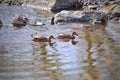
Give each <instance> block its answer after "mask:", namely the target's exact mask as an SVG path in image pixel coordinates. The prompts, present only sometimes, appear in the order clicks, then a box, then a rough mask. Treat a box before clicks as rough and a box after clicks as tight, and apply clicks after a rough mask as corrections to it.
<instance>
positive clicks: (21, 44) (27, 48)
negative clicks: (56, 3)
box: [0, 5, 120, 80]
mask: <svg viewBox="0 0 120 80" xmlns="http://www.w3.org/2000/svg"><path fill="white" fill-rule="evenodd" d="M16 14H22V15H25V16H26V17H28V18H29V20H30V22H33V21H42V22H44V23H46V25H44V26H30V25H27V26H25V27H22V28H16V27H14V26H12V25H11V24H10V23H11V21H12V18H13V17H14V16H15V15H16ZM52 16H53V14H52V13H50V12H46V11H37V12H35V11H33V10H32V9H29V8H24V7H20V6H4V5H0V19H1V20H2V22H3V25H4V26H3V27H2V28H1V29H0V80H120V76H119V74H120V36H119V35H120V23H115V22H114V23H113V22H110V21H109V22H108V24H107V25H106V26H95V28H94V29H92V28H84V27H83V26H81V24H80V23H69V24H64V25H57V24H56V25H51V24H50V19H51V17H52ZM73 31H76V32H77V33H78V35H79V36H78V37H76V39H75V40H76V42H75V44H74V43H72V42H71V41H68V42H64V41H60V40H57V39H55V40H53V42H55V43H54V44H53V45H52V46H51V45H49V44H48V43H35V42H33V41H32V37H31V36H30V35H31V34H33V33H35V32H37V33H38V34H36V35H39V36H46V37H49V36H50V35H53V36H54V37H56V36H57V35H58V34H60V33H68V34H72V32H73Z"/></svg>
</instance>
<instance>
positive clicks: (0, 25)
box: [0, 20, 3, 28]
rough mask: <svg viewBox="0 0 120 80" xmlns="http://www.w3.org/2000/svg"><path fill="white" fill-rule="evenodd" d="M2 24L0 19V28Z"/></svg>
mask: <svg viewBox="0 0 120 80" xmlns="http://www.w3.org/2000/svg"><path fill="white" fill-rule="evenodd" d="M2 26H3V24H2V21H1V20H0V28H1V27H2Z"/></svg>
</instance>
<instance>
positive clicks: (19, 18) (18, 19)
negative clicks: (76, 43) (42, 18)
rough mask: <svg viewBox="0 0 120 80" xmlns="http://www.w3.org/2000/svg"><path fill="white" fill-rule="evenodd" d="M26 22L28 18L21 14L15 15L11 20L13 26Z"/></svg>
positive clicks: (19, 25)
mask: <svg viewBox="0 0 120 80" xmlns="http://www.w3.org/2000/svg"><path fill="white" fill-rule="evenodd" d="M27 22H29V20H28V18H26V17H25V16H22V15H16V16H15V17H14V18H13V20H12V24H13V26H16V27H22V26H26V25H27Z"/></svg>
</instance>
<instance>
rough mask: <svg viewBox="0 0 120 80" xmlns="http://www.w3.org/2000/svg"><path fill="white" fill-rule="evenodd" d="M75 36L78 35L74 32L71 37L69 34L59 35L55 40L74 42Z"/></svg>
mask: <svg viewBox="0 0 120 80" xmlns="http://www.w3.org/2000/svg"><path fill="white" fill-rule="evenodd" d="M75 35H76V36H78V34H77V33H76V32H73V33H72V35H69V34H59V35H58V36H57V38H58V39H60V40H66V41H69V40H74V39H75Z"/></svg>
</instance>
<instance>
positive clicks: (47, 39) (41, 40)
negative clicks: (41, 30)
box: [32, 36, 55, 42]
mask: <svg viewBox="0 0 120 80" xmlns="http://www.w3.org/2000/svg"><path fill="white" fill-rule="evenodd" d="M51 39H55V38H54V37H53V36H50V37H49V38H47V37H44V36H35V37H33V39H32V41H35V42H51Z"/></svg>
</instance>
